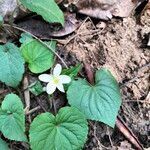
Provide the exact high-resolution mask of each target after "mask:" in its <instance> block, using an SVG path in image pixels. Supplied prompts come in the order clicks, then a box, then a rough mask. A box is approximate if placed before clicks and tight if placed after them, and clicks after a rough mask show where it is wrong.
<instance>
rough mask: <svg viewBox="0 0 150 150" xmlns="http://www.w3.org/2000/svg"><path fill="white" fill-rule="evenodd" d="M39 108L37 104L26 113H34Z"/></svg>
mask: <svg viewBox="0 0 150 150" xmlns="http://www.w3.org/2000/svg"><path fill="white" fill-rule="evenodd" d="M40 108H41V107H40V106H37V107H35V108H33V109H31V110H30V111H28V112H26V115H30V114H32V113H34V112H35V111H37V110H39V109H40Z"/></svg>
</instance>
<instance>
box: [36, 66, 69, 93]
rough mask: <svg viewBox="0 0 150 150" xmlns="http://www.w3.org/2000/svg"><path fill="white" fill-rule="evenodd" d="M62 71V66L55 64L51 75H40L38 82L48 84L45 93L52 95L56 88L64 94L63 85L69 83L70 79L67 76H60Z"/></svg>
mask: <svg viewBox="0 0 150 150" xmlns="http://www.w3.org/2000/svg"><path fill="white" fill-rule="evenodd" d="M61 71H62V66H61V65H60V64H57V65H56V66H55V68H54V70H53V73H52V74H50V75H49V74H41V75H40V76H39V80H41V81H43V82H46V83H48V84H47V86H46V92H47V93H48V94H52V93H54V91H55V90H56V88H57V89H58V90H60V91H61V92H65V90H64V86H63V84H67V83H70V82H71V78H70V77H69V76H67V75H60V74H61Z"/></svg>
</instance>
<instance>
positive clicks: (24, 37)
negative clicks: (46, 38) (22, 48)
mask: <svg viewBox="0 0 150 150" xmlns="http://www.w3.org/2000/svg"><path fill="white" fill-rule="evenodd" d="M30 40H33V38H32V36H31V35H30V34H28V33H22V34H21V38H20V39H19V42H20V43H22V44H23V43H27V42H29V41H30Z"/></svg>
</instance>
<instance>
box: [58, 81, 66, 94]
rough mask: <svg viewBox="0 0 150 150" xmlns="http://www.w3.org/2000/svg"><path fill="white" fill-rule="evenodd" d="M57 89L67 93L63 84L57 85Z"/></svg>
mask: <svg viewBox="0 0 150 150" xmlns="http://www.w3.org/2000/svg"><path fill="white" fill-rule="evenodd" d="M57 88H58V90H59V91H61V92H63V93H64V92H65V90H64V86H63V84H61V83H59V84H57Z"/></svg>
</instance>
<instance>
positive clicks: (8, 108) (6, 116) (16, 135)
mask: <svg viewBox="0 0 150 150" xmlns="http://www.w3.org/2000/svg"><path fill="white" fill-rule="evenodd" d="M0 131H1V132H2V133H3V135H4V136H5V137H6V138H8V139H10V140H15V141H27V139H26V136H25V134H24V132H25V114H24V110H23V104H22V102H21V100H20V98H19V97H18V96H17V95H15V94H8V95H7V96H6V97H5V99H4V101H3V102H2V105H1V109H0Z"/></svg>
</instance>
